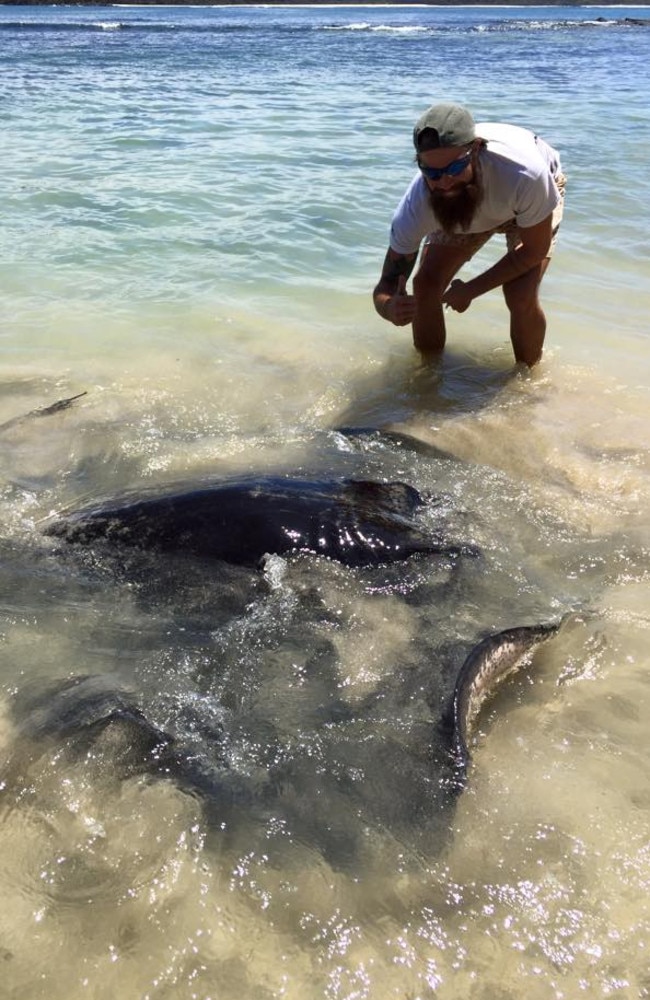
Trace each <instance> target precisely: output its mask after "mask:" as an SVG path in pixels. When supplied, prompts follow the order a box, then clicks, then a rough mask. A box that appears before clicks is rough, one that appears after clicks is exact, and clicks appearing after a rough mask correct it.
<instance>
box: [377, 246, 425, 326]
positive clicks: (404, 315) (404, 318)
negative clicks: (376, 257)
mask: <svg viewBox="0 0 650 1000" xmlns="http://www.w3.org/2000/svg"><path fill="white" fill-rule="evenodd" d="M416 259H417V253H412V254H400V253H397V252H396V251H395V250H392V249H391V248H390V247H389V248H388V253H387V254H386V257H385V259H384V266H383V268H382V272H381V277H380V279H379V282H378V283H377V285H376V286H375V289H374V291H373V293H372V299H373V302H374V304H375V309H376V310H377V312H378V313H379V315H380V316H381V317H382V319H386V320H388V321H389V323H394V324H395V326H406V325H407V324H408V323H410V322H411V321H412V320H413V314H414V312H415V299H414V298H413V296H412V295H407V293H406V282H407V280H408V279H409V278H410V276H411V272H412V270H413V268H414V267H415V261H416Z"/></svg>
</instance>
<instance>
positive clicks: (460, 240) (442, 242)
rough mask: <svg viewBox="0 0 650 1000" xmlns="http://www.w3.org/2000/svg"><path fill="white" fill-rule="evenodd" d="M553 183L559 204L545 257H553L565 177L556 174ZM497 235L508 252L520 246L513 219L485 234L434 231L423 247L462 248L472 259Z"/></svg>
mask: <svg viewBox="0 0 650 1000" xmlns="http://www.w3.org/2000/svg"><path fill="white" fill-rule="evenodd" d="M555 183H556V185H557V189H558V191H559V192H560V203H559V205H558V206H557V208H556V209H554V211H553V219H552V221H553V237H552V239H551V245H550V247H549V248H548V253H547V254H546V256H547V257H552V256H553V251H554V250H555V244H556V243H557V234H558V230H559V228H560V222H561V221H562V214H563V212H564V189H565V188H566V177H565V176H564V174H558V175H557V176H556V178H555ZM498 233H503V234H504V236H505V238H506V244H507V247H508V250H510V251H512V250H516V249H517V247H518V246H520V244H521V235H520V233H521V230H520V228H519V226H518V225H517V223H516V222H515V220H514V219H510V221H509V222H504V223H503V225H502V226H497V227H496V228H495V229H488V230H487V232H485V233H444V232H443V231H442V230H436V231H435V232H433V233H429V235H428V236H427V237H426V238H425V240H424V246H425V247H428V246H433V245H435V246H452V247H464V248H465V249H467V251H468V255H467V259H468V260H469V258H470V257H473V256H474V254H475V253H476V252H477V251H478V250H480V249H481V247H482V246H484V245H485V244H486V243H487V241H488V240H491V239H492V237H493V236H496V235H497V234H498Z"/></svg>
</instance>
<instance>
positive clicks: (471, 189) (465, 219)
mask: <svg viewBox="0 0 650 1000" xmlns="http://www.w3.org/2000/svg"><path fill="white" fill-rule="evenodd" d="M477 167H478V164H475V166H474V178H473V179H472V180H471V181H470V182H469V183H468V184H463V186H462V187H461V188H460V189H459V190H458V191H456V192H454V193H453V194H446V195H443V194H441V193H440V192H439V191H429V199H430V202H431V208H432V209H433V214H434V215H435V217H436V219H437V220H438V222H439V223H440V225H441V227H442V229H443V232H445V233H453V232H456V231H458V230H459V229H460V230H461V231H462V232H467V230H468V229H469V227H470V225H471V223H472V219H473V218H474V216H475V215H476V211H477V209H478V207H479V205H480V204H481V202H482V201H483V194H484V190H483V183H482V180H481V176H480V173H479V172H478V170H477Z"/></svg>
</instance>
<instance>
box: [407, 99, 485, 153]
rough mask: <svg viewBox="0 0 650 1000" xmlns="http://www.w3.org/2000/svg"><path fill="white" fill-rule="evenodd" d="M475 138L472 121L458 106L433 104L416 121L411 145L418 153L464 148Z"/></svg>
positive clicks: (465, 110)
mask: <svg viewBox="0 0 650 1000" xmlns="http://www.w3.org/2000/svg"><path fill="white" fill-rule="evenodd" d="M475 138H476V132H475V130H474V119H473V118H472V116H471V114H470V113H469V111H468V110H467V108H463V107H462V106H461V105H460V104H434V105H433V106H432V107H430V108H429V110H428V111H425V112H424V114H423V115H422V117H421V118H419V119H418V120H417V122H416V125H415V128H414V129H413V144H414V146H415V148H416V150H417V151H418V153H424V152H426V150H427V149H444V148H445V147H447V146H465V145H467V143H470V142H473V141H474V139H475Z"/></svg>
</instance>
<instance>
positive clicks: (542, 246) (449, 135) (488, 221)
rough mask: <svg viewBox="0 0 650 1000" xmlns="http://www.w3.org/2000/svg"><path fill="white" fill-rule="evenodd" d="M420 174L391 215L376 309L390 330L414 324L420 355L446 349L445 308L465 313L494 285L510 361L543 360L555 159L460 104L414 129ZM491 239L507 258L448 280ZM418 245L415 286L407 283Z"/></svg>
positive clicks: (434, 112)
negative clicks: (506, 326) (502, 242)
mask: <svg viewBox="0 0 650 1000" xmlns="http://www.w3.org/2000/svg"><path fill="white" fill-rule="evenodd" d="M413 143H414V145H415V152H416V161H417V165H418V173H417V174H416V176H415V177H414V179H413V181H412V182H411V184H410V186H409V187H408V189H407V191H406V193H405V195H404V197H403V198H402V200H401V202H400V204H399V205H398V207H397V209H396V211H395V214H394V216H393V221H392V226H391V236H390V246H389V249H388V253H387V254H386V259H385V261H384V267H383V270H382V274H381V278H380V279H379V283H378V284H377V286H376V287H375V290H374V292H373V300H374V304H375V309H376V310H377V312H378V313H379V315H380V316H382V317H383V318H384V319H386V320H388V321H389V322H391V323H394V324H395V325H396V326H406V325H407V324H409V323H412V324H413V342H414V344H415V346H416V348H417V349H418V350H420V351H422V352H423V353H425V354H438V353H440V352H441V351H442V350H443V348H444V346H445V338H446V331H445V320H444V313H443V307H447V308H450V309H454V310H455V311H456V312H459V313H462V312H465V310H466V309H468V308H469V306H470V304H471V303H472V301H473V300H474V299H475V298H477V297H478V296H479V295H484V294H485V293H486V292H489V291H490V290H491V289H493V288H498V287H501V288H502V289H503V294H504V297H505V301H506V305H507V307H508V309H509V312H510V339H511V341H512V346H513V350H514V353H515V359H516V361H517V362H522V363H524V364H527V365H529V366H532V365H534V364H535V363H536V362H537V361H539V359H540V358H541V356H542V348H543V345H544V337H545V334H546V317H545V315H544V312H543V310H542V307H541V305H540V302H539V287H540V284H541V281H542V278H543V276H544V273H545V272H546V269H547V267H548V265H549V262H550V259H551V255H552V253H553V249H554V246H555V239H556V235H557V231H558V228H559V224H560V219H561V218H562V208H563V202H564V186H565V179H564V176H563V174H562V171H561V167H560V157H559V154H558V152H557V151H556V150H555V149H553V148H552V147H551V146H549V145H548V144H547V143H546V142H544V140H543V139H540V137H539V136H537V135H535V134H534V133H533V132H530V131H529V130H528V129H524V128H520V127H519V126H516V125H503V124H498V123H496V122H480V123H476V124H475V122H474V119H473V118H472V115H471V114H470V112H469V111H468V110H467V109H466V108H464V107H461V106H460V105H458V104H435V105H433V107H431V108H429V110H428V111H426V112H425V113H424V114H423V115H422V117H421V118H420V119H419V120H418V122H417V124H416V126H415V128H414V130H413ZM497 233H503V234H504V235H505V237H506V247H507V252H506V254H505V255H504V256H503V257H501V258H500V260H498V261H497V262H496V264H494V265H493V266H492V267H490V268H488V269H487V270H486V271H483V272H482V273H481V274H478V275H477V276H476V277H474V278H472V279H471V280H469V281H461V280H460V279H459V278H455V275H456V274H457V272H458V271H459V270H460V268H461V267H462V265H463V264H465V263H466V262H467V261H468V260H470V258H472V257H473V256H474V254H475V253H476V252H477V251H478V250H479V249H480V248H481V247H482V246H483V245H484V244H485V243H487V241H488V240H489V239H491V238H492V237H493V236H494V235H496V234H497ZM422 241H424V243H423V245H422V253H421V256H420V264H419V267H418V270H417V272H416V274H415V276H414V278H413V294H412V295H409V294H407V291H406V282H407V279H408V278H409V277H410V275H411V272H412V270H413V268H414V266H415V262H416V259H417V256H418V252H419V250H420V244H421V243H422Z"/></svg>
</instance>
